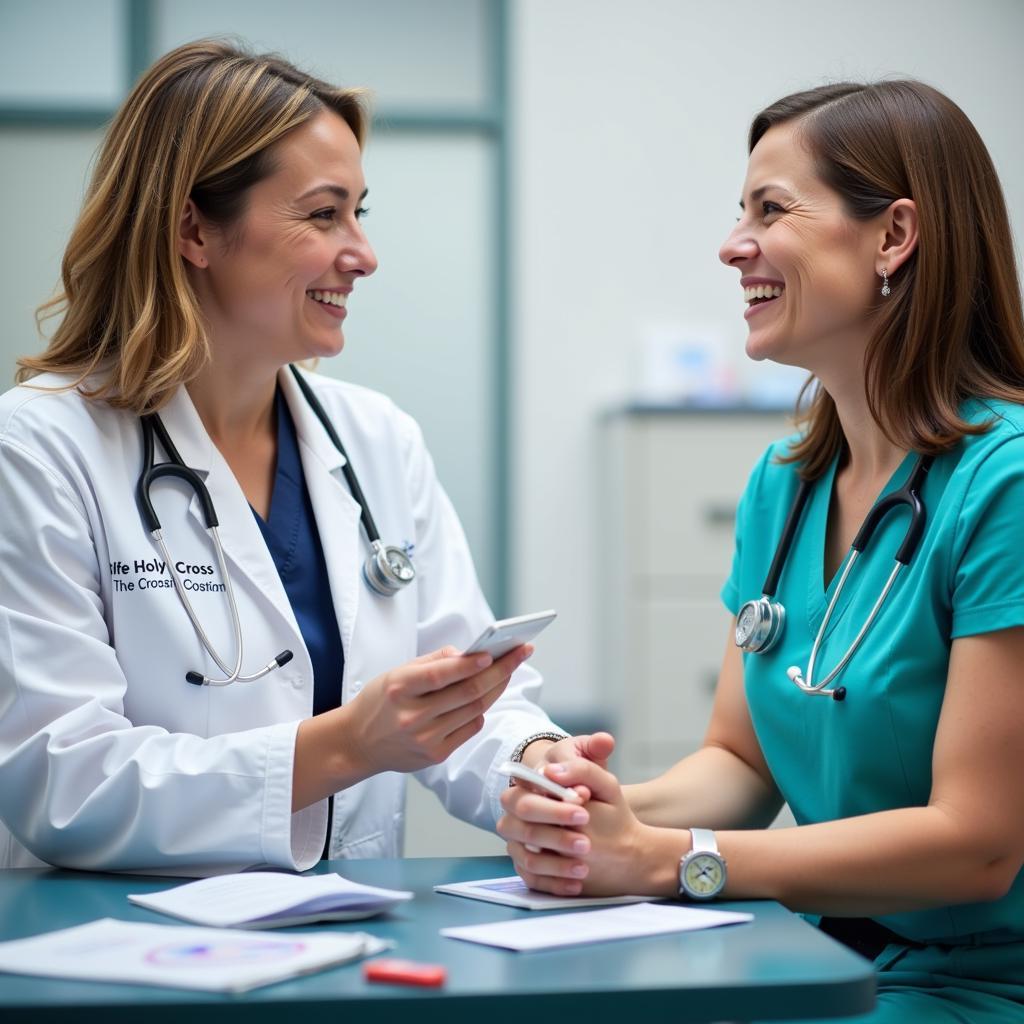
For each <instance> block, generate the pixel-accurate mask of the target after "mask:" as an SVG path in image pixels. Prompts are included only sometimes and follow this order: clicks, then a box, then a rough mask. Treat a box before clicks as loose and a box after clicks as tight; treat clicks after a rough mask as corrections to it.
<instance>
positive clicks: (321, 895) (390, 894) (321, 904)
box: [128, 871, 413, 928]
mask: <svg viewBox="0 0 1024 1024" xmlns="http://www.w3.org/2000/svg"><path fill="white" fill-rule="evenodd" d="M412 895H413V894H412V893H411V892H401V891H398V890H396V889H378V888H376V887H375V886H372V885H360V884H359V883H358V882H350V881H349V880H348V879H347V878H342V877H341V875H337V874H328V875H286V874H281V873H279V872H276V871H248V872H245V873H243V874H240V875H217V876H215V877H213V878H202V879H200V880H199V881H198V882H188V883H186V884H185V885H178V886H175V887H174V888H173V889H164V890H163V891H162V892H151V893H141V894H137V895H134V896H129V897H128V899H130V900H131V901H132V903H137V904H138V905H139V906H140V907H146V908H148V909H149V910H158V911H159V912H160V913H161V914H169V915H170V916H171V917H177V918H180V919H181V920H183V921H191V922H192V923H193V924H203V925H209V926H210V927H214V928H282V927H284V926H285V925H291V924H308V923H309V922H311V921H353V920H357V919H359V918H364V917H372V916H373V915H374V914H380V913H382V912H383V911H385V910H387V909H389V908H390V907H393V906H394V905H395V904H396V903H401V902H403V901H404V900H411V899H412Z"/></svg>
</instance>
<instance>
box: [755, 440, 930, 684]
mask: <svg viewBox="0 0 1024 1024" xmlns="http://www.w3.org/2000/svg"><path fill="white" fill-rule="evenodd" d="M933 461H934V458H933V456H931V455H922V456H920V457H919V458H918V460H917V463H916V464H915V466H914V469H913V472H911V474H910V476H909V478H908V479H907V482H906V483H905V484H904V485H903V486H902V487H901V488H899V490H896V491H893V492H892V494H888V495H886V496H885V497H884V498H880V499H879V500H878V501H877V502H876V503H875V505H874V507H873V508H872V509H871V511H870V512H869V513H868V514H867V518H865V520H864V522H863V523H862V524H861V528H860V530H859V531H858V532H857V536H856V537H855V538H854V540H853V545H852V546H851V549H850V556H849V558H848V559H847V562H846V567H845V568H844V569H843V574H842V576H840V577H839V583H838V584H837V586H836V589H835V593H834V594H833V595H832V600H831V601H829V603H828V608H827V609H826V611H825V618H824V619H823V620H822V623H821V626H820V627H819V628H818V635H817V636H816V637H815V638H814V644H813V646H812V647H811V656H810V659H809V660H808V662H807V677H806V678H804V675H803V673H802V672H801V671H800V669H799V668H797V667H796V666H795V665H793V666H790V668H789V669H787V671H786V675H788V676H789V678H790V679H791V680H792V681H793V682H794V683H795V684H796V685H797V686H798V687H799V688H800V689H801V690H803V692H804V693H807V694H810V695H811V696H822V697H831V698H832V699H833V700H837V701H841V700H845V699H846V687H845V686H837V687H835V688H832V689H829V688H828V684H829V683H831V682H832V680H833V679H835V678H836V676H838V675H839V673H840V672H842V670H843V669H844V668H845V667H846V663H847V662H848V661H849V660H850V658H852V657H853V653H854V651H856V650H857V648H858V647H859V646H860V642H861V641H862V640H863V639H864V636H865V634H866V633H867V631H868V629H869V628H870V627H871V623H872V622H874V621H875V616H876V615H878V612H879V610H880V609H881V607H882V603H883V602H884V601H885V599H886V596H887V595H888V593H889V591H890V590H891V589H892V585H893V583H895V582H896V577H897V575H898V574H899V571H900V570H901V569H902V568H903V567H904V566H905V565H908V564H909V562H910V559H911V558H912V557H913V555H914V551H915V550H916V549H917V545H918V543H919V542H920V540H921V536H922V534H923V533H924V526H925V518H926V515H925V507H924V503H923V502H922V501H921V486H922V484H923V483H924V478H925V477H926V476H927V474H928V470H929V469H931V466H932V462H933ZM813 486H814V482H813V481H810V480H803V481H801V483H800V489H799V490H798V491H797V493H796V497H795V498H794V499H793V504H792V506H791V507H790V510H789V514H788V515H787V516H786V523H785V525H784V526H783V529H782V537H781V538H780V539H779V546H778V548H776V551H775V557H774V558H773V559H772V564H771V567H770V568H769V570H768V576H767V578H766V579H765V581H764V587H763V588H762V593H761V597H760V598H759V599H758V600H756V601H747V603H746V604H744V605H743V607H742V608H740V612H739V615H738V616H737V617H736V646H737V647H739V648H740V649H741V650H743V651H747V652H748V653H750V654H764V653H765V652H766V651H769V650H771V649H772V647H774V646H775V644H776V643H777V642H778V639H779V637H780V636H781V635H782V628H783V625H784V624H785V620H786V610H785V608H784V607H783V606H782V604H781V602H773V601H772V600H771V599H772V598H773V597H774V596H775V591H776V589H777V588H778V585H779V577H780V576H781V575H782V569H783V567H784V566H785V564H786V558H787V557H788V555H789V549H790V548H791V547H792V544H793V538H794V536H795V535H796V530H797V525H798V524H799V521H800V515H801V513H802V512H803V509H804V505H806V504H807V498H808V496H809V495H810V493H811V488H812V487H813ZM900 505H907V506H908V507H909V508H910V524H909V526H908V527H907V532H906V535H905V536H904V538H903V543H902V544H901V545H900V549H899V551H897V552H896V564H895V566H893V570H892V572H891V573H890V574H889V579H888V580H887V581H886V584H885V586H884V587H883V588H882V592H881V594H879V596H878V600H877V601H876V602H875V604H874V607H873V608H872V609H871V613H870V614H869V615H868V617H867V621H865V623H864V625H863V626H862V627H861V630H860V632H859V633H858V634H857V635H856V637H854V640H853V643H851V644H850V646H849V647H848V648H847V650H846V653H845V654H844V655H843V656H842V658H841V659H840V660H839V663H838V664H837V665H836V667H835V668H834V669H832V671H831V672H829V674H828V675H827V676H825V678H824V679H822V681H821V682H820V683H816V682H814V662H815V661H816V660H817V657H818V652H819V650H820V648H821V640H822V637H823V636H824V635H825V630H826V629H827V628H828V623H829V619H831V617H832V610H833V609H834V608H835V606H836V604H837V602H838V601H839V595H840V594H841V593H842V592H843V587H844V586H845V585H846V578H847V577H848V576H849V575H850V570H851V569H852V568H853V563H854V562H856V561H857V558H858V556H859V555H861V554H862V553H863V551H864V549H865V548H866V547H867V545H868V543H869V542H870V540H871V537H872V534H874V532H875V530H876V528H877V527H878V524H879V523H880V522H881V521H882V520H883V519H884V518H885V516H886V515H887V514H888V513H889V512H890V511H892V509H894V508H897V507H898V506H900Z"/></svg>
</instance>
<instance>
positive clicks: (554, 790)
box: [498, 761, 583, 804]
mask: <svg viewBox="0 0 1024 1024" xmlns="http://www.w3.org/2000/svg"><path fill="white" fill-rule="evenodd" d="M498 771H499V772H501V774H502V775H509V776H511V777H512V778H513V779H519V780H520V781H521V782H528V783H529V784H530V785H531V786H536V787H537V789H540V790H543V791H544V792H545V793H546V794H547V795H548V796H553V797H555V798H556V799H558V800H564V801H565V802H566V803H570V804H581V803H583V801H582V800H581V799H580V795H579V793H577V792H576V790H575V789H569V788H568V787H567V786H560V785H559V784H558V783H557V782H552V781H551V779H549V778H548V777H547V776H546V775H542V774H541V773H540V772H537V771H534V770H533V769H532V768H527V766H526V765H525V764H520V763H519V762H518V761H506V762H505V763H504V764H500V765H498Z"/></svg>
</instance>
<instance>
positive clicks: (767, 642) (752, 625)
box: [736, 596, 786, 654]
mask: <svg viewBox="0 0 1024 1024" xmlns="http://www.w3.org/2000/svg"><path fill="white" fill-rule="evenodd" d="M785 623H786V609H785V608H783V606H782V605H781V604H779V603H778V602H776V601H772V600H770V599H769V598H768V597H767V596H765V597H761V598H759V599H758V600H756V601H747V603H746V604H745V605H743V607H742V608H740V612H739V615H737V616H736V646H737V647H739V648H740V650H742V651H746V652H748V653H750V654H763V653H764V652H765V651H770V650H771V649H772V648H773V647H774V646H775V643H776V641H777V640H778V639H779V637H780V636H781V635H782V627H783V626H784V625H785Z"/></svg>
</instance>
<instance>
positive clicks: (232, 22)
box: [0, 0, 1024, 855]
mask: <svg viewBox="0 0 1024 1024" xmlns="http://www.w3.org/2000/svg"><path fill="white" fill-rule="evenodd" d="M209 35H232V36H236V37H239V38H241V39H242V40H244V41H245V42H247V43H248V44H250V45H251V46H253V47H255V48H257V49H269V50H275V51H278V52H281V53H283V54H284V55H285V56H287V57H288V58H289V59H291V60H293V61H294V62H296V63H298V64H299V65H300V66H302V67H305V68H307V69H308V70H310V71H312V72H314V73H316V74H318V75H320V76H322V77H324V78H326V79H328V80H330V81H333V82H336V83H338V84H344V85H363V86H368V87H369V88H370V89H371V90H372V94H373V103H374V110H375V126H374V130H373V133H372V136H371V138H370V142H369V145H368V147H367V150H366V157H365V162H366V177H367V183H368V185H369V188H370V196H369V201H368V205H369V206H370V208H371V214H370V217H369V219H368V221H367V230H368V233H369V235H370V239H371V241H372V242H373V244H374V246H375V248H376V250H377V254H378V256H379V258H380V270H379V272H378V274H377V275H376V276H375V277H373V278H371V279H370V280H369V281H367V282H365V283H364V284H363V285H361V286H360V289H359V295H358V296H357V299H358V302H357V303H355V304H354V305H353V307H352V308H351V311H350V313H351V315H350V318H349V321H348V323H347V324H346V338H347V344H346V348H345V352H344V353H343V354H342V355H341V356H340V357H339V358H338V359H336V360H333V361H331V362H329V363H325V364H321V369H322V371H323V372H326V373H328V374H331V375H335V376H338V377H344V378H347V379H351V380H354V381H357V382H359V383H363V384H367V385H369V386H371V387H375V388H378V389H380V390H383V391H386V392H387V393H388V394H390V395H391V396H392V397H393V398H394V399H395V400H396V401H397V402H398V403H399V404H400V405H402V406H403V407H404V408H406V409H407V410H408V411H409V412H411V413H412V414H413V415H414V416H416V417H417V419H418V420H419V421H420V423H421V425H422V426H423V429H424V432H425V434H426V438H427V441H428V443H429V445H430V447H431V449H432V451H433V454H434V457H435V460H436V462H437V465H438V469H439V472H440V475H441V479H442V481H443V482H444V484H445V486H446V487H447V489H448V490H449V492H450V493H451V495H452V498H453V500H454V502H455V505H456V507H457V509H458V510H459V513H460V515H461V516H462V519H463V522H464V525H465V527H466V531H467V533H468V535H469V538H470V542H471V544H472V547H473V551H474V555H475V557H476V561H477V567H478V571H479V575H480V578H481V582H482V584H483V586H484V589H485V591H486V593H487V594H488V597H489V598H490V600H491V602H492V605H493V607H494V609H495V613H496V614H497V615H499V616H500V615H510V614H519V613H523V612H527V611H534V610H539V609H542V608H548V607H554V608H557V609H558V611H559V618H558V620H557V621H556V623H555V624H554V625H553V626H552V627H551V628H550V629H549V630H548V631H547V632H546V633H545V634H544V635H543V637H542V638H541V639H540V640H539V643H538V650H537V653H536V655H535V658H534V662H535V664H536V665H537V667H538V668H539V669H540V670H541V671H542V672H543V673H544V676H545V679H546V683H545V695H544V703H545V705H546V707H547V708H548V709H549V710H550V711H551V713H552V715H553V716H554V717H555V718H556V720H558V721H560V722H561V723H562V724H563V725H565V726H566V727H567V728H569V729H571V730H573V731H584V730H590V729H593V728H596V727H607V728H612V729H613V730H614V731H615V732H616V734H617V736H618V738H619V741H620V746H619V750H618V753H617V756H616V760H615V762H614V765H613V767H614V768H615V770H616V771H617V772H618V773H619V774H620V776H622V777H623V778H625V779H627V780H636V779H638V778H640V777H643V776H647V775H649V774H650V773H652V772H656V771H660V770H662V769H663V768H665V767H667V765H668V764H670V763H672V762H673V761H674V760H676V759H677V758H678V757H679V756H681V755H682V754H684V753H686V752H687V751H688V750H689V749H691V748H692V747H693V746H694V745H696V744H697V743H699V740H700V735H701V732H702V730H703V727H704V724H705V723H706V718H707V713H708V710H709V708H710V692H711V687H712V685H713V681H714V677H715V672H716V671H717V665H718V661H719V659H720V656H721V652H722V649H723V646H724V642H725V638H726V630H727V626H728V617H727V615H726V613H725V611H724V610H723V609H722V607H721V605H720V604H719V603H718V599H717V593H718V589H719V587H720V586H721V583H722V582H723V580H724V577H725V575H726V573H727V571H728V566H729V557H730V552H731V541H732V517H733V512H734V508H735V502H736V499H737V497H738V495H739V492H740V490H741V489H742V487H743V484H744V482H745V480H746V476H747V473H748V471H749V468H750V466H751V465H752V463H753V461H754V459H755V458H756V456H757V455H758V454H759V453H760V451H761V450H762V449H763V448H764V446H765V445H766V444H767V443H768V442H769V441H770V440H771V439H773V438H775V437H778V436H780V435H781V434H783V433H785V432H786V431H787V430H788V426H787V422H786V416H787V412H788V410H789V407H790V406H791V404H792V399H793V397H794V396H795V393H796V391H797V389H798V387H799V384H800V380H801V378H800V376H799V375H794V373H793V371H792V370H789V369H786V368H783V367H777V366H773V365H771V364H752V363H750V362H749V361H747V360H746V359H745V357H744V355H743V339H744V337H745V327H744V322H743V319H742V301H741V295H740V289H739V287H738V283H737V274H736V273H735V271H729V270H727V269H726V268H724V267H723V266H722V265H721V264H720V263H719V262H718V259H717V251H718V246H719V245H720V243H721V241H722V240H723V238H724V237H725V235H726V234H727V232H728V231H729V229H730V226H731V225H732V223H733V221H734V218H735V216H736V212H737V207H736V203H737V200H738V198H739V193H740V186H741V184H742V180H743V175H744V170H745V161H746V150H745V141H744V140H745V136H746V131H747V127H748V125H749V121H750V118H751V116H752V115H753V114H754V113H756V112H757V111H758V110H759V109H760V108H761V107H763V106H765V105H766V104H767V103H769V102H771V101H773V100H775V99H777V98H778V97H780V96H782V95H784V94H786V93H789V92H792V91H795V90H797V89H802V88H807V87H810V86H813V85H817V84H820V83H822V82H824V81H836V80H843V79H851V78H852V79H860V80H865V79H875V78H880V77H893V76H912V77H916V78H920V79H923V80H924V81H926V82H928V83H930V84H932V85H935V86H937V87H938V88H940V89H942V90H943V91H945V92H946V93H948V94H949V95H950V96H951V97H952V98H953V99H954V100H955V101H956V102H957V103H959V104H960V106H961V107H963V108H964V110H965V111H966V112H967V114H968V116H969V117H970V118H971V119H972V120H973V121H974V123H975V125H976V126H977V127H978V129H979V131H980V133H981V135H982V137H983V138H984V139H985V141H986V143H987V144H988V146H989V149H990V151H991V153H992V156H993V158H994V160H995V164H996V167H997V170H998V171H999V173H1000V175H1001V177H1002V181H1003V186H1004V189H1005V192H1006V197H1007V204H1008V206H1009V209H1010V213H1011V218H1012V221H1013V226H1014V231H1015V237H1016V239H1017V241H1018V253H1019V251H1020V250H1019V246H1020V238H1021V237H1022V231H1024V132H1022V131H1021V128H1020V124H1021V121H1020V113H1019V104H1020V99H1021V97H1022V96H1024V62H1022V61H1021V60H1020V52H1019V51H1020V43H1021V40H1022V39H1024V3H1021V2H1019V0H972V2H970V3H968V2H966V0H861V2H859V3H856V4H851V3H847V2H840V0H776V2H775V3H773V4H770V5H765V4H762V3H755V2H753V0H731V2H730V3H728V4H722V3H711V2H703V3H698V2H693V0H631V2H630V3H629V4H623V3H621V2H620V0H373V2H372V3H366V2H361V3H357V2H355V0H290V2H289V3H287V4H281V3H277V2H268V0H0V225H2V228H3V232H4V239H3V243H2V250H0V251H2V264H3V272H2V273H0V381H2V382H3V387H6V386H8V385H9V384H10V383H12V376H13V372H14V364H15V359H16V358H17V357H18V356H19V355H22V354H25V353H30V352H36V351H38V350H40V349H41V348H42V347H43V342H42V340H41V339H40V338H39V336H38V335H37V333H36V329H35V324H34V319H33V311H34V309H35V307H36V306H37V305H38V304H39V303H41V302H42V301H43V300H44V299H46V298H47V297H48V296H49V295H50V294H51V292H52V291H53V289H54V287H55V286H56V284H57V282H58V278H59V268H60V258H61V253H62V250H63V246H64V244H65V241H66V239H67V235H68V232H69V230H70V227H71V225H72V223H73V221H74V219H75V216H76V214H77V211H78V207H79V204H80V201H81V197H82V193H83V189H84V186H85V183H86V181H87V177H88V173H89V168H90V162H91V160H92V158H93V155H94V152H95V149H96V147H97V145H98V143H99V140H100V138H101V136H102V132H103V127H104V124H105V123H106V122H107V121H108V120H109V118H110V115H111V113H112V112H113V110H114V109H115V108H116V107H117V105H118V104H119V103H120V101H121V100H122V98H123V97H124V95H125V94H126V92H127V90H128V89H129V88H130V86H131V83H132V82H133V81H134V79H135V77H136V76H137V75H138V74H139V73H140V71H142V70H143V69H144V68H145V67H147V66H148V65H149V64H150V63H151V62H152V60H153V59H154V58H155V57H157V56H158V55H159V54H161V53H163V52H165V51H167V50H168V49H171V48H173V47H174V46H176V45H178V44H180V43H183V42H185V41H188V40H191V39H196V38H199V37H202V36H209ZM1018 263H1019V259H1018ZM125 500H126V501H127V500H129V496H127V495H126V498H125ZM755 596H756V595H755ZM412 789H413V792H412V795H411V797H410V820H409V835H408V839H407V852H408V853H410V854H412V855H429V854H449V853H453V854H454V853H459V852H466V853H476V852H498V851H500V850H501V849H502V846H501V844H500V843H498V842H497V840H496V839H494V837H491V836H486V835H484V834H483V833H479V832H477V831H476V830H473V829H469V828H468V827H465V828H460V827H453V826H452V825H451V824H450V823H449V822H447V821H446V820H445V819H444V812H443V811H441V810H440V808H439V807H438V806H437V805H436V803H434V801H433V798H432V797H429V796H425V795H423V794H422V792H421V791H420V790H419V789H418V787H412Z"/></svg>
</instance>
